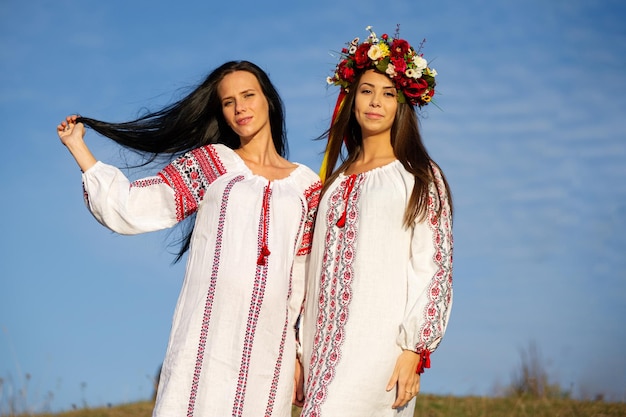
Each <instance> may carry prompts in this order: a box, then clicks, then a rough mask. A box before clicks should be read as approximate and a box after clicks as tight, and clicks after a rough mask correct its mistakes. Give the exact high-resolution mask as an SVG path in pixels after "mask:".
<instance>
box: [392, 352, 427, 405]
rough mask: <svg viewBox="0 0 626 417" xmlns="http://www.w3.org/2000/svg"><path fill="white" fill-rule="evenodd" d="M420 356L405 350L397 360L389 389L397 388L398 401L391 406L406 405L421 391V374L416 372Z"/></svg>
mask: <svg viewBox="0 0 626 417" xmlns="http://www.w3.org/2000/svg"><path fill="white" fill-rule="evenodd" d="M419 361H420V356H419V355H418V354H417V353H416V352H413V351H412V350H404V351H402V353H401V354H400V356H398V359H397V360H396V367H395V368H394V370H393V374H392V375H391V378H390V379H389V383H388V384H387V388H386V389H387V391H391V390H392V389H393V387H396V388H397V393H396V401H395V402H394V403H393V405H392V406H391V408H401V407H404V406H405V405H406V404H407V403H408V402H409V401H411V399H412V398H413V397H414V396H416V395H417V394H418V393H419V391H420V375H419V374H418V373H417V372H416V370H417V365H418V364H419Z"/></svg>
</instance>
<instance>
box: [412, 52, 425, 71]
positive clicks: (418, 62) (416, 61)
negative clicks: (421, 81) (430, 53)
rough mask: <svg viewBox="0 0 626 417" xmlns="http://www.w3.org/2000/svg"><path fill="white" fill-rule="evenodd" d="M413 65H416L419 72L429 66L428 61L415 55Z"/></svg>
mask: <svg viewBox="0 0 626 417" xmlns="http://www.w3.org/2000/svg"><path fill="white" fill-rule="evenodd" d="M413 64H415V67H416V68H417V69H418V70H423V69H425V68H426V67H427V66H428V61H426V60H425V59H424V58H422V57H421V56H419V55H415V56H414V57H413Z"/></svg>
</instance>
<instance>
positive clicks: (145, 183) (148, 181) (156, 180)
mask: <svg viewBox="0 0 626 417" xmlns="http://www.w3.org/2000/svg"><path fill="white" fill-rule="evenodd" d="M164 182H165V181H163V178H162V177H150V178H144V179H141V180H137V181H133V182H132V183H131V184H130V188H133V187H136V188H143V187H150V186H152V185H158V184H163V183H164Z"/></svg>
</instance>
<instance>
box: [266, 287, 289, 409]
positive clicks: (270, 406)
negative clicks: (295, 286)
mask: <svg viewBox="0 0 626 417" xmlns="http://www.w3.org/2000/svg"><path fill="white" fill-rule="evenodd" d="M289 291H290V292H291V279H290V280H289ZM288 327H289V308H287V309H285V322H284V324H283V335H282V337H281V339H280V348H279V350H278V359H277V360H276V365H274V376H273V378H272V385H271V387H270V395H269V399H268V400H267V407H266V408H265V417H270V416H271V415H272V413H273V412H274V403H275V402H276V393H277V392H278V378H279V377H280V369H281V368H282V365H283V354H284V353H285V341H286V340H287V328H288Z"/></svg>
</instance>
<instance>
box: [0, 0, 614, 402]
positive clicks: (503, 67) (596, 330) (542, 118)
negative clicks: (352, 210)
mask: <svg viewBox="0 0 626 417" xmlns="http://www.w3.org/2000/svg"><path fill="white" fill-rule="evenodd" d="M213 3H215V2H207V1H185V0H180V1H177V2H152V1H134V2H130V1H126V2H121V1H118V0H112V1H107V2H101V1H99V2H96V1H92V0H87V1H80V2H78V1H63V0H57V1H54V2H53V1H34V2H21V1H17V0H6V1H3V2H2V3H0V55H1V59H0V77H1V78H0V80H1V81H0V118H1V121H2V126H3V132H4V133H3V139H2V143H3V147H4V148H3V155H4V157H3V163H2V164H1V165H0V175H1V178H2V181H1V182H0V192H1V193H2V201H3V204H0V230H2V250H1V251H0V253H1V262H0V378H2V379H3V381H4V383H3V384H2V386H0V407H2V401H3V400H4V401H5V403H4V404H5V405H6V400H7V398H11V397H13V398H18V399H22V398H24V397H25V400H24V402H25V403H26V406H27V407H28V408H29V409H34V410H42V409H46V408H50V409H53V410H58V409H67V408H70V407H71V405H72V404H76V405H78V406H82V405H85V404H86V405H89V406H96V405H103V404H107V403H113V404H116V403H121V402H126V401H134V400H139V399H144V398H148V397H150V395H151V393H152V385H151V384H152V382H151V378H152V377H153V376H154V374H155V372H156V370H157V368H158V366H159V364H160V362H161V360H162V358H163V355H164V352H165V347H166V342H167V337H168V333H169V328H170V323H171V316H172V313H173V309H174V304H175V302H176V298H177V296H178V291H179V289H180V285H181V280H182V274H183V265H180V264H179V265H175V266H172V265H171V262H172V260H173V256H172V255H171V253H170V252H171V251H172V249H168V248H167V243H168V236H169V235H168V233H167V232H159V233H155V234H150V235H143V236H133V237H126V236H118V235H115V234H112V233H111V232H109V231H108V230H106V229H105V228H103V227H102V226H100V225H99V224H97V223H96V221H95V220H94V219H93V218H92V217H91V215H90V214H89V213H88V211H87V210H86V208H85V207H84V204H83V201H82V195H81V184H80V174H79V171H78V169H77V167H76V166H75V164H74V162H73V160H72V159H71V157H70V156H69V154H68V153H67V152H66V150H65V149H64V148H63V146H62V145H61V144H60V142H59V141H58V139H57V137H56V134H55V126H56V124H57V123H58V122H59V121H60V120H61V119H62V118H63V117H64V116H65V115H66V114H70V113H75V112H80V113H81V114H83V115H87V116H91V117H95V118H99V119H104V120H110V121H120V120H126V119H129V118H132V117H134V116H136V115H137V114H138V112H140V111H141V109H142V108H153V109H154V108H156V107H157V106H159V105H162V104H165V103H168V102H170V101H172V100H173V99H175V98H176V97H180V94H182V93H181V91H184V88H187V87H189V86H191V85H195V83H197V82H198V81H200V79H202V78H203V77H204V76H205V75H206V74H207V73H208V72H209V71H210V70H212V69H213V68H215V67H216V66H218V65H220V64H221V63H223V62H225V61H227V60H231V59H247V60H251V61H253V62H255V63H257V64H259V65H260V66H261V67H263V68H264V69H265V70H266V71H267V72H268V73H269V74H270V77H271V78H272V80H273V82H274V83H275V85H276V86H277V88H278V90H279V91H280V93H281V95H282V97H283V99H284V101H285V105H286V109H287V127H288V136H289V140H290V148H291V153H290V156H291V159H292V160H295V161H299V162H302V163H305V164H307V165H309V166H311V167H312V168H314V169H317V167H318V166H319V163H320V160H321V158H320V152H321V151H322V147H323V144H322V143H320V142H316V141H313V140H312V139H313V138H315V137H316V136H318V135H319V134H320V133H321V132H322V131H323V130H324V129H325V128H326V127H327V125H328V121H329V118H330V113H331V111H332V107H333V105H334V101H335V98H336V93H337V91H336V90H335V89H334V88H327V87H326V85H325V77H326V76H327V75H330V72H331V70H332V68H333V67H334V64H335V63H336V59H335V57H333V55H332V53H333V51H338V50H340V48H341V47H342V46H343V44H344V43H345V42H348V41H350V40H352V38H354V37H355V36H360V37H361V38H364V37H365V36H367V32H366V31H365V27H366V26H367V25H372V26H373V27H374V30H375V31H376V32H377V33H378V34H379V35H380V34H382V33H384V32H388V33H390V34H391V33H393V32H394V31H395V27H396V24H397V23H399V24H400V25H401V35H402V37H403V38H405V39H408V40H409V41H410V42H411V43H413V44H418V43H419V42H420V41H421V40H422V39H423V38H427V42H426V44H425V47H424V53H425V57H426V58H427V59H428V60H429V61H430V62H431V65H432V67H434V68H435V69H436V70H437V71H438V73H439V75H438V78H437V79H438V93H439V94H438V95H437V96H436V101H437V105H438V106H439V108H440V109H438V108H437V107H435V106H428V108H427V109H426V111H425V112H424V114H423V115H422V130H423V134H424V140H425V142H426V144H427V147H428V149H429V151H430V152H431V155H432V156H433V158H434V159H435V160H436V161H437V162H438V163H439V164H440V165H441V166H442V168H443V169H444V172H445V173H446V174H447V176H448V179H449V182H450V185H451V188H452V192H453V195H454V202H455V208H456V212H455V222H454V232H455V265H454V280H455V284H454V285H455V287H454V288H455V302H454V306H453V311H452V317H451V321H450V326H449V328H448V332H447V334H446V337H445V338H444V341H443V343H442V344H441V346H440V347H439V349H438V350H437V351H436V353H435V354H434V355H433V367H432V369H430V370H428V371H427V373H426V374H425V376H424V377H423V379H422V392H428V393H436V394H453V395H493V394H494V393H496V392H497V390H498V387H501V386H503V385H506V384H507V383H509V382H510V378H511V374H512V373H513V372H514V371H515V369H517V366H518V364H519V361H520V350H522V349H525V348H526V347H527V346H528V345H529V343H535V344H536V346H537V347H538V348H539V351H540V353H541V356H542V358H543V359H544V361H545V364H546V366H547V368H548V371H549V372H550V375H551V377H552V378H553V380H554V381H555V382H558V383H559V384H561V386H562V387H563V388H565V389H571V390H572V391H573V393H574V394H575V395H579V396H592V395H595V394H597V393H604V394H605V395H606V396H607V397H609V398H611V399H615V400H622V401H624V400H625V399H626V356H624V352H626V331H624V325H625V323H626V255H625V253H626V220H625V218H626V122H625V120H624V119H625V115H626V76H625V75H624V74H626V26H625V25H624V21H626V5H625V4H624V3H623V2H621V1H619V0H614V1H611V0H599V1H595V2H588V1H582V0H580V1H579V0H567V1H566V0H551V1H544V0H526V1H522V0H511V1H509V2H500V1H497V0H465V1H458V2H456V1H451V0H443V1H437V2H432V3H428V2H426V3H425V2H421V3H416V2H414V1H410V0H394V1H390V2H380V1H378V2H374V1H369V0H363V1H358V2H357V1H343V2H342V1H327V0H319V1H315V2H302V3H300V2H294V1H275V2H270V3H269V4H268V2H258V1H247V0H244V1H239V2H222V4H218V5H214V4H213ZM87 140H88V143H89V144H90V145H91V146H92V149H93V151H94V153H95V154H96V156H97V157H98V158H99V159H101V160H103V161H105V162H110V163H117V164H121V163H123V157H124V155H121V154H120V152H119V149H117V148H116V147H114V146H113V145H111V144H110V143H109V142H108V141H107V140H105V139H103V138H101V137H99V136H97V135H95V134H94V133H93V132H89V133H88V136H87ZM150 173H151V172H140V173H136V172H135V173H132V174H131V175H135V176H140V175H148V174H150ZM363 366H367V364H363ZM27 375H30V380H27ZM23 388H26V390H27V391H28V393H27V394H26V395H22V394H19V393H17V392H16V391H17V390H19V389H23ZM1 411H2V409H1V408H0V412H1Z"/></svg>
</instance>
